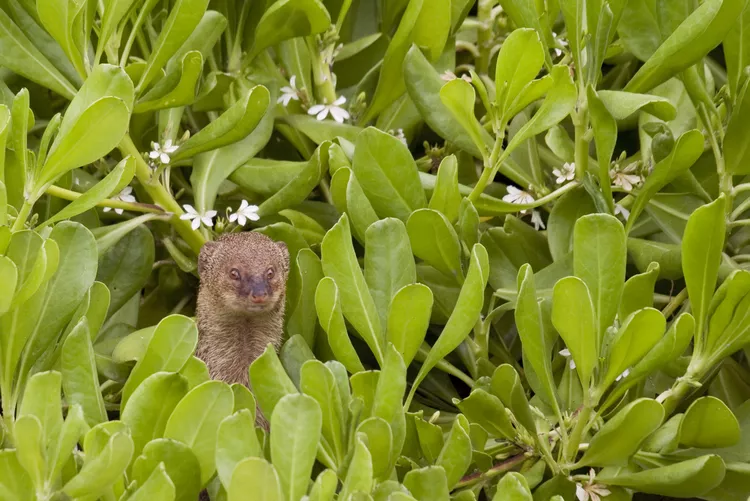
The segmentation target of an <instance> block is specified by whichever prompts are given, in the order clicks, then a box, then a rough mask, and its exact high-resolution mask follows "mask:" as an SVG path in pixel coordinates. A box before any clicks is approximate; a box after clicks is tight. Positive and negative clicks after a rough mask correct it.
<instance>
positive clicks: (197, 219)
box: [180, 204, 216, 230]
mask: <svg viewBox="0 0 750 501" xmlns="http://www.w3.org/2000/svg"><path fill="white" fill-rule="evenodd" d="M182 208H183V209H185V214H183V215H181V216H180V219H186V220H190V221H192V223H191V224H190V226H191V228H193V229H194V230H197V229H198V228H200V225H201V223H203V225H204V226H207V227H211V226H213V225H214V218H215V217H216V211H215V210H210V211H206V213H205V214H200V213H199V212H198V211H197V210H195V208H194V207H193V206H192V205H187V204H185V205H183V206H182Z"/></svg>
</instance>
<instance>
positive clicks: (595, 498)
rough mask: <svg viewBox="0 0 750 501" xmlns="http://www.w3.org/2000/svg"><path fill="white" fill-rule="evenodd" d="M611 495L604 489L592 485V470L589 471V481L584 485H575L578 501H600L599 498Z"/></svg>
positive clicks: (600, 486)
mask: <svg viewBox="0 0 750 501" xmlns="http://www.w3.org/2000/svg"><path fill="white" fill-rule="evenodd" d="M610 494H611V493H610V491H609V489H607V488H606V487H604V486H602V485H599V484H595V483H594V469H593V468H592V469H591V470H589V481H588V482H586V483H585V484H584V485H581V484H580V483H576V497H577V498H578V501H589V499H590V500H591V501H601V498H603V497H606V496H609V495H610Z"/></svg>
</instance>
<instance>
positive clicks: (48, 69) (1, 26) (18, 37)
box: [0, 10, 76, 99]
mask: <svg viewBox="0 0 750 501" xmlns="http://www.w3.org/2000/svg"><path fill="white" fill-rule="evenodd" d="M0 45H2V46H3V51H2V53H1V54H0V64H1V65H2V66H4V67H6V68H8V69H9V70H11V71H13V72H14V73H17V74H19V75H21V76H24V77H26V78H28V79H29V80H31V81H32V82H36V83H38V84H40V85H43V86H44V87H47V88H48V89H51V90H53V91H55V92H56V93H58V94H59V95H61V96H63V97H65V98H67V99H72V98H73V96H74V95H75V93H76V89H75V87H73V85H72V84H71V83H70V82H69V81H68V79H66V78H65V77H64V76H63V75H62V73H60V71H58V70H57V68H55V67H54V66H53V65H52V63H51V62H50V61H49V60H48V59H47V58H46V57H45V56H44V54H42V53H41V52H40V51H39V49H37V48H36V46H35V45H34V44H33V43H32V42H31V40H29V39H28V38H27V37H26V35H25V34H24V33H23V31H21V29H20V28H19V27H18V26H16V24H15V23H14V22H13V20H12V19H11V18H10V17H9V16H8V14H6V13H5V11H4V10H3V11H2V12H0Z"/></svg>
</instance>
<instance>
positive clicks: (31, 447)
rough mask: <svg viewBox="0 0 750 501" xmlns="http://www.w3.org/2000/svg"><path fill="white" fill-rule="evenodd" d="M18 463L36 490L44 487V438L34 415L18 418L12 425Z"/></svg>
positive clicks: (40, 426)
mask: <svg viewBox="0 0 750 501" xmlns="http://www.w3.org/2000/svg"><path fill="white" fill-rule="evenodd" d="M14 427H15V429H14V434H15V437H14V438H15V442H16V444H15V445H16V453H17V455H18V462H19V463H21V466H23V469H24V470H26V473H28V475H29V477H31V482H32V484H34V487H35V488H36V489H40V488H42V487H43V485H44V480H45V478H46V474H47V472H46V471H45V464H44V442H43V440H44V437H43V436H42V433H43V431H42V425H41V423H40V422H39V419H37V417H36V416H34V415H31V414H29V415H25V416H21V417H20V418H18V420H17V421H16V422H15V424H14Z"/></svg>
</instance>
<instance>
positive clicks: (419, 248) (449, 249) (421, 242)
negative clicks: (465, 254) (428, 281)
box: [406, 209, 464, 283]
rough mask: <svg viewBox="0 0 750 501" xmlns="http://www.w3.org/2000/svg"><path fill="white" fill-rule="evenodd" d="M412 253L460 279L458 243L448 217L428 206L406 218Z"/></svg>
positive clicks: (459, 249)
mask: <svg viewBox="0 0 750 501" xmlns="http://www.w3.org/2000/svg"><path fill="white" fill-rule="evenodd" d="M406 229H407V231H408V233H409V240H410V241H411V248H412V250H413V251H414V255H415V256H417V257H418V258H420V259H422V260H424V261H425V262H427V264H429V265H431V266H433V267H434V268H436V269H437V270H440V271H441V272H443V273H445V274H446V275H448V276H450V277H453V278H454V279H455V280H456V282H458V283H461V282H462V281H463V278H464V276H463V270H462V269H461V243H460V242H459V240H458V235H457V234H456V230H454V229H453V225H451V223H450V221H448V219H447V218H446V217H445V216H444V215H443V214H441V213H440V212H437V211H435V210H432V209H419V210H417V211H415V212H413V213H412V215H411V216H409V220H408V221H407V222H406Z"/></svg>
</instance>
